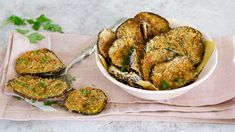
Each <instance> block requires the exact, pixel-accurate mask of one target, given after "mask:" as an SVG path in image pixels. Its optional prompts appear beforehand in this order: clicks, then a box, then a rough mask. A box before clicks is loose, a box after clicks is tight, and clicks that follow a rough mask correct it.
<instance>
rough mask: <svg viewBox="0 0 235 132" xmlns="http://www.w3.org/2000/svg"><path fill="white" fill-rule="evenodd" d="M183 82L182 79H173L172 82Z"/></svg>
mask: <svg viewBox="0 0 235 132" xmlns="http://www.w3.org/2000/svg"><path fill="white" fill-rule="evenodd" d="M183 81H184V79H182V78H175V79H174V80H173V82H176V83H182V82H183Z"/></svg>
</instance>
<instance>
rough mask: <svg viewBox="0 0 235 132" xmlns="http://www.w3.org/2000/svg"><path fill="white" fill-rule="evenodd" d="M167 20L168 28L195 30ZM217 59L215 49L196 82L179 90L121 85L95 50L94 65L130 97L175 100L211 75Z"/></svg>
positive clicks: (172, 20)
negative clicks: (154, 89)
mask: <svg viewBox="0 0 235 132" xmlns="http://www.w3.org/2000/svg"><path fill="white" fill-rule="evenodd" d="M167 20H168V22H169V23H170V27H178V26H191V27H193V28H195V27H194V26H192V25H190V24H187V23H185V22H179V21H176V20H174V19H170V18H169V19H167ZM199 31H200V32H201V33H202V34H203V39H204V40H208V41H213V40H212V39H211V37H210V36H209V35H207V34H206V33H204V32H202V31H201V30H199ZM217 57H218V52H217V49H216V48H215V50H214V51H213V53H212V55H211V57H210V59H209V61H208V62H207V64H206V66H205V67H204V68H203V70H202V72H201V73H200V75H199V76H198V78H197V80H196V81H195V82H193V83H192V84H189V85H187V86H184V87H181V88H178V89H174V90H164V91H150V90H143V89H138V88H135V87H131V86H128V85H126V84H123V83H121V82H119V81H118V80H116V79H115V78H114V77H113V76H111V75H110V74H109V73H108V72H107V71H106V70H105V68H104V67H103V65H102V63H101V61H100V59H99V57H98V53H97V50H96V63H97V66H98V68H99V70H100V71H101V73H102V74H103V75H104V76H105V77H106V78H107V79H108V80H110V81H111V82H112V83H114V84H116V85H117V86H119V87H120V88H121V89H123V90H124V91H126V92H128V93H129V94H131V95H134V96H136V97H139V98H143V99H149V100H166V99H171V98H175V97H177V96H180V95H182V94H184V93H186V92H188V91H189V90H191V89H192V88H195V87H196V86H197V85H199V84H201V83H202V82H203V81H205V80H206V79H207V78H208V77H209V76H210V75H211V74H212V72H213V71H214V70H215V67H216V65H217Z"/></svg>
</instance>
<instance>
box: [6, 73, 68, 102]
mask: <svg viewBox="0 0 235 132" xmlns="http://www.w3.org/2000/svg"><path fill="white" fill-rule="evenodd" d="M7 88H8V89H9V90H11V91H12V92H14V93H16V94H19V95H21V96H23V97H25V98H28V99H32V100H36V101H45V100H47V99H50V98H55V97H60V96H62V95H63V94H64V93H65V92H66V90H67V89H68V85H67V83H66V82H65V81H63V80H61V79H55V78H42V77H38V76H30V75H24V76H19V77H17V78H14V79H12V80H10V81H9V82H8V84H7Z"/></svg>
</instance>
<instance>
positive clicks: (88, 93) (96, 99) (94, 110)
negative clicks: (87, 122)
mask: <svg viewBox="0 0 235 132" xmlns="http://www.w3.org/2000/svg"><path fill="white" fill-rule="evenodd" d="M107 100H108V98H107V96H106V95H105V93H104V92H103V91H102V90H100V89H95V88H92V87H86V88H83V89H79V90H74V91H72V92H70V93H69V95H68V97H67V99H66V100H65V107H66V108H67V109H68V110H69V111H72V112H77V113H80V114H84V115H94V114H98V113H100V112H101V111H102V110H103V109H104V108H105V106H106V104H107Z"/></svg>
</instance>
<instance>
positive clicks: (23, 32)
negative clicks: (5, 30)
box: [16, 28, 29, 35]
mask: <svg viewBox="0 0 235 132" xmlns="http://www.w3.org/2000/svg"><path fill="white" fill-rule="evenodd" d="M16 31H17V32H18V33H20V34H23V35H25V34H27V33H29V30H24V29H19V28H17V29H16Z"/></svg>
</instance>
